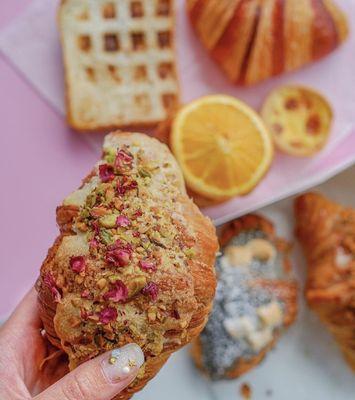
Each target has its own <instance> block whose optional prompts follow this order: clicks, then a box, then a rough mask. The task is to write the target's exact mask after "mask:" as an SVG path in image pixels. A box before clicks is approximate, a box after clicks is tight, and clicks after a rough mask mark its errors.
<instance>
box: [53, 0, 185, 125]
mask: <svg viewBox="0 0 355 400" xmlns="http://www.w3.org/2000/svg"><path fill="white" fill-rule="evenodd" d="M174 14H175V10H174V3H173V0H62V3H61V6H60V10H59V25H60V31H61V38H62V46H63V56H64V65H65V76H66V92H67V93H66V98H67V118H68V122H69V124H70V125H71V126H72V127H73V128H74V129H77V130H105V129H109V128H112V127H118V128H120V127H127V126H154V125H156V124H157V123H158V122H160V121H162V120H164V119H165V118H166V117H167V115H168V114H169V112H170V111H171V110H172V109H174V108H175V107H176V105H177V104H178V101H179V88H178V81H177V75H176V66H175V53H174Z"/></svg>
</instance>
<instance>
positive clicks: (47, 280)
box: [43, 272, 62, 303]
mask: <svg viewBox="0 0 355 400" xmlns="http://www.w3.org/2000/svg"><path fill="white" fill-rule="evenodd" d="M43 281H44V284H45V285H46V286H47V287H48V288H49V290H50V291H51V293H52V296H53V300H54V301H55V302H56V303H59V302H60V300H61V299H62V295H61V294H60V292H59V290H58V288H57V284H56V281H55V280H54V277H53V275H52V274H51V273H50V272H47V274H46V275H45V276H44V278H43Z"/></svg>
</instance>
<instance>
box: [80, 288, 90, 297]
mask: <svg viewBox="0 0 355 400" xmlns="http://www.w3.org/2000/svg"><path fill="white" fill-rule="evenodd" d="M81 297H82V298H83V299H87V298H89V297H90V291H89V289H84V290H83V291H82V292H81Z"/></svg>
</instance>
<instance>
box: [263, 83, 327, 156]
mask: <svg viewBox="0 0 355 400" xmlns="http://www.w3.org/2000/svg"><path fill="white" fill-rule="evenodd" d="M261 116H262V118H263V120H264V122H265V124H266V126H267V127H268V128H269V130H270V132H271V134H272V137H273V138H274V141H275V144H276V146H277V147H278V148H279V149H280V150H282V151H284V152H285V153H287V154H290V155H292V156H298V157H307V156H312V155H313V154H315V153H317V152H318V151H320V150H321V149H322V148H323V147H324V146H325V145H326V143H327V141H328V138H329V133H330V127H331V123H332V119H333V112H332V109H331V106H330V104H329V103H328V101H327V100H326V99H325V98H324V96H322V95H321V94H319V93H317V92H316V91H314V90H313V89H309V88H305V87H300V86H284V87H281V88H278V89H276V90H274V91H272V92H271V93H270V94H269V96H268V97H267V99H266V100H265V102H264V105H263V107H262V110H261Z"/></svg>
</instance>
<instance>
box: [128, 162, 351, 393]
mask: <svg viewBox="0 0 355 400" xmlns="http://www.w3.org/2000/svg"><path fill="white" fill-rule="evenodd" d="M354 178H355V167H353V168H351V169H349V170H348V171H346V172H344V173H342V174H341V175H339V176H338V177H336V178H333V179H332V180H330V181H329V182H327V183H325V184H323V185H321V186H320V187H318V188H317V190H319V191H321V192H323V193H324V194H326V195H328V196H329V197H330V198H332V199H334V200H336V201H338V202H340V203H343V204H345V205H350V206H354V207H355V196H354V194H355V190H354ZM292 204H293V198H291V199H287V200H284V201H281V202H279V203H276V204H274V205H272V206H269V207H266V208H264V209H262V210H260V213H262V214H263V215H265V216H267V217H270V218H271V219H272V220H273V221H274V222H275V224H276V226H277V231H278V233H279V234H280V235H282V236H285V237H287V238H289V239H291V240H292V238H293V225H294V220H293V212H292ZM292 259H293V265H294V268H295V271H296V274H297V277H298V278H299V280H300V283H301V286H303V282H304V275H305V263H304V259H303V257H302V254H301V252H300V249H299V248H298V246H297V244H295V249H294V252H293V256H292ZM302 290H303V288H302V289H301V293H300V297H301V301H300V312H299V317H298V320H297V322H296V323H295V324H294V325H293V327H291V329H289V331H288V332H287V333H286V334H285V335H284V336H283V337H282V339H281V340H280V341H279V343H278V345H277V346H276V348H275V349H274V350H273V351H271V352H270V353H269V354H268V356H267V358H266V359H265V361H264V362H263V363H262V364H261V365H260V366H258V367H257V368H255V369H254V370H253V371H252V372H250V373H248V374H246V375H244V376H242V377H241V378H240V379H238V380H234V381H229V382H220V383H211V382H208V381H207V380H206V379H204V378H203V377H202V376H201V375H200V374H199V372H197V371H196V370H195V368H194V366H193V365H192V362H191V360H190V357H189V355H188V351H187V349H183V350H181V351H180V352H178V353H177V354H175V355H173V356H172V357H171V359H170V361H169V362H168V363H167V365H166V366H165V367H164V368H163V369H162V371H161V372H160V374H159V375H158V376H157V378H156V379H155V380H153V381H152V382H151V383H150V384H148V386H147V387H146V388H145V389H144V391H143V392H141V393H140V394H138V395H136V397H135V399H137V400H160V399H161V400H163V399H164V400H165V399H167V398H169V400H200V399H201V400H205V399H206V400H235V399H241V398H242V397H241V396H240V394H239V389H240V386H241V384H242V383H244V382H247V383H248V384H250V386H251V388H252V393H253V394H252V399H253V400H263V399H266V400H268V399H270V400H350V399H355V379H354V375H353V373H352V372H351V370H350V369H349V367H348V366H347V365H346V364H345V362H344V361H343V358H342V356H341V354H340V351H339V349H338V347H337V346H336V344H335V342H334V341H333V339H332V338H331V336H330V335H329V333H328V332H327V331H326V330H325V328H324V327H323V325H322V324H321V323H320V322H319V321H318V318H317V317H316V316H315V315H313V314H312V313H311V312H310V311H309V310H308V309H307V307H306V306H305V304H304V301H303V297H302ZM270 391H271V394H270Z"/></svg>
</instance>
